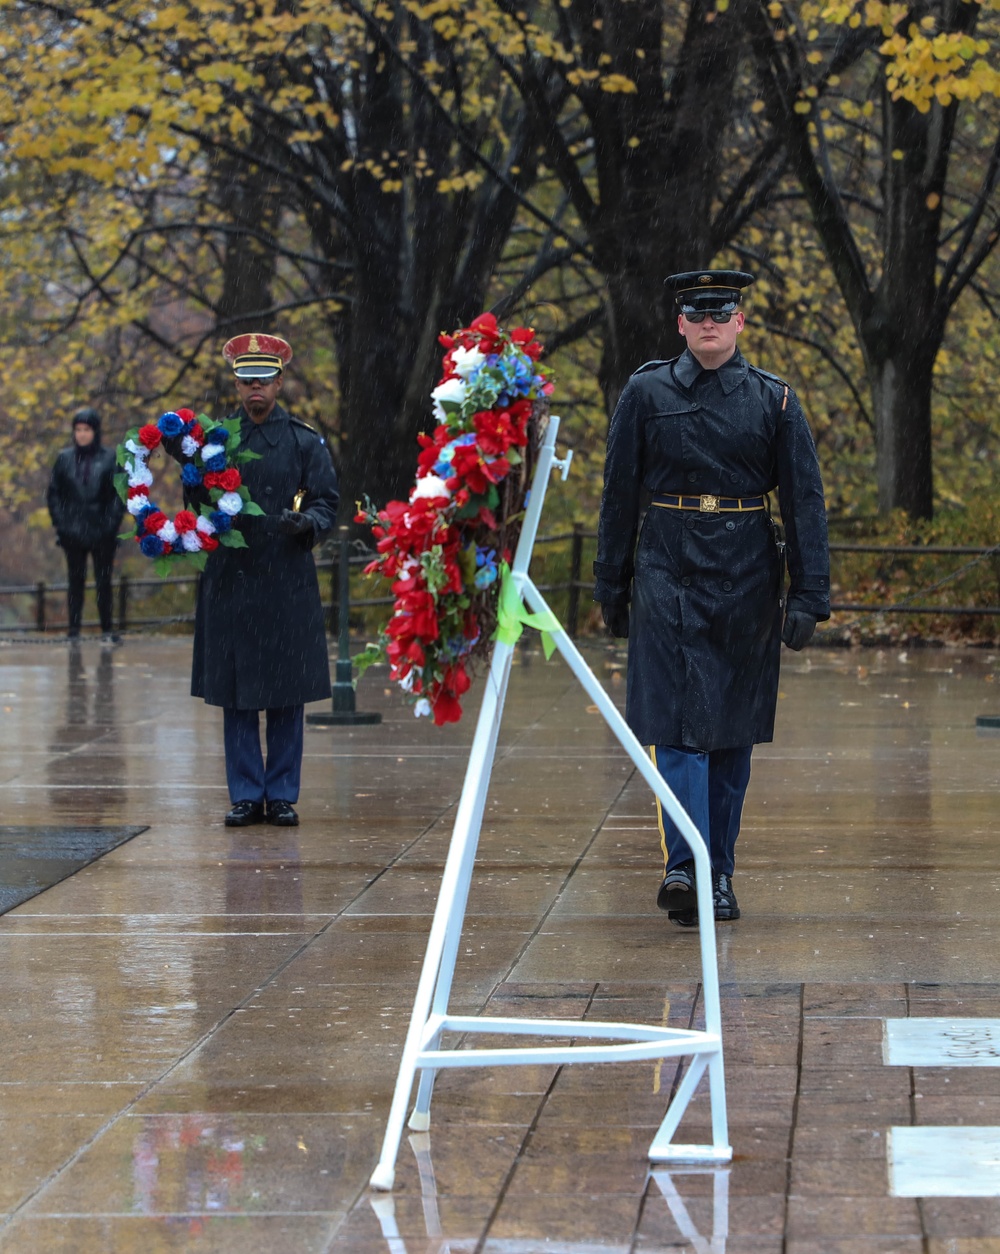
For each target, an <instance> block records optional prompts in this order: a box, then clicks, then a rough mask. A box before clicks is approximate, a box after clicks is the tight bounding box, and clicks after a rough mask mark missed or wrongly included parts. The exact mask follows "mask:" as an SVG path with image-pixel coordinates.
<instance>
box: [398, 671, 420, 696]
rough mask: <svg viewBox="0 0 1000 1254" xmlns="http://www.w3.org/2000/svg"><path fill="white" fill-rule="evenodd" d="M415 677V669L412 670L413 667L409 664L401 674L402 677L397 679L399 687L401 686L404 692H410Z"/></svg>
mask: <svg viewBox="0 0 1000 1254" xmlns="http://www.w3.org/2000/svg"><path fill="white" fill-rule="evenodd" d="M416 677H417V675H416V671H414V669H413V667H412V666H411V667H410V669H409V670H408V671H407V672H406V674H405V675H404V676H403V678H402V679H401V680H400V681H399V686H400V688H402V690H403V691H404V692H412V691H413V681H414V680H415V679H416Z"/></svg>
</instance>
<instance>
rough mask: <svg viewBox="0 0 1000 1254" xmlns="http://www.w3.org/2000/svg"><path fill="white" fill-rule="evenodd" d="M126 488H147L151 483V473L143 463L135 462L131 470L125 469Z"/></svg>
mask: <svg viewBox="0 0 1000 1254" xmlns="http://www.w3.org/2000/svg"><path fill="white" fill-rule="evenodd" d="M125 473H126V474H127V475H128V486H129V487H130V488H148V487H150V486H151V484H152V482H153V472H152V471H151V470H150V469H149V467H148V466H147V465H146V463H145V462H138V461H137V462H136V463H135V464H134V465H133V466H132V467H131V468H129V467H126V468H125Z"/></svg>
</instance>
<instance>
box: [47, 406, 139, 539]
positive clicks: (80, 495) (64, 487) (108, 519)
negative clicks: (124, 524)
mask: <svg viewBox="0 0 1000 1254" xmlns="http://www.w3.org/2000/svg"><path fill="white" fill-rule="evenodd" d="M87 422H88V425H89V426H90V427H92V428H93V431H94V439H93V441H92V443H90V444H88V445H87V447H86V448H80V447H78V446H77V445H76V444H73V445H72V446H71V447H70V448H66V449H63V451H62V452H61V453H60V454H59V456H58V457H57V458H56V462H55V465H54V466H53V467H52V477H51V478H50V480H49V490H48V496H47V501H48V506H49V515H50V517H51V518H52V525H53V527H55V529H56V534H57V535H58V536H59V540H60V542H61V543H62V544H63V545H64V546H68V547H76V548H83V549H92V548H95V547H96V546H97V545H99V544H102V543H107V542H110V541H111V540H113V539H114V538H115V537H116V536H117V534H118V528H119V527H120V525H121V521H122V516H123V515H124V513H125V506H124V504H123V503H122V501H121V499H120V498H119V496H118V493H117V492H116V491H115V485H114V476H115V471H116V469H117V467H116V464H115V455H114V453H113V452H112V451H111V449H106V448H102V447H101V420H100V418H99V417H98V415H97V414H96V413H93V411H91V416H90V417H89V418H88V419H87ZM75 425H76V424H75V423H74V426H75Z"/></svg>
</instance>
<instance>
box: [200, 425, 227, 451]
mask: <svg viewBox="0 0 1000 1254" xmlns="http://www.w3.org/2000/svg"><path fill="white" fill-rule="evenodd" d="M228 441H229V432H228V431H227V430H226V428H225V427H213V428H212V430H211V431H209V432H208V434H207V435H206V436H205V443H206V444H221V445H222V447H223V448H225V446H226V444H227V443H228Z"/></svg>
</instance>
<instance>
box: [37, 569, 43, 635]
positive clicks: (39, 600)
mask: <svg viewBox="0 0 1000 1254" xmlns="http://www.w3.org/2000/svg"><path fill="white" fill-rule="evenodd" d="M35 626H36V627H37V628H38V630H39V631H44V630H45V580H44V579H39V581H38V583H36V584H35Z"/></svg>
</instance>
